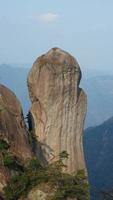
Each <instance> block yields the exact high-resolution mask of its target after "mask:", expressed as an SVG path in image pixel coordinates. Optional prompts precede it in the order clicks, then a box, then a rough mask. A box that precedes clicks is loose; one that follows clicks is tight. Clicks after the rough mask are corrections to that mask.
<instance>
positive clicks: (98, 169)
mask: <svg viewBox="0 0 113 200" xmlns="http://www.w3.org/2000/svg"><path fill="white" fill-rule="evenodd" d="M84 150H85V157H86V162H87V168H88V173H89V180H90V184H91V186H92V188H91V194H92V198H91V200H95V199H96V200H101V196H100V192H101V191H103V190H106V189H108V190H109V189H111V188H113V117H112V118H110V119H108V120H107V121H105V122H104V123H102V124H101V125H99V126H96V127H91V128H88V129H86V130H85V133H84Z"/></svg>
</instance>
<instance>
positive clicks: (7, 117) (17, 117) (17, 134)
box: [0, 85, 32, 160]
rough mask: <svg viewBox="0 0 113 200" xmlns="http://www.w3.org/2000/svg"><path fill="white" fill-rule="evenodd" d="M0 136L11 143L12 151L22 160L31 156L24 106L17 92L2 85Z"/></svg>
mask: <svg viewBox="0 0 113 200" xmlns="http://www.w3.org/2000/svg"><path fill="white" fill-rule="evenodd" d="M0 138H2V139H4V140H6V141H7V142H8V143H9V145H10V151H11V152H13V153H14V154H15V155H16V156H18V157H19V158H20V159H22V160H26V159H29V158H31V154H32V153H31V149H30V146H29V142H28V136H27V129H26V126H25V122H24V118H23V113H22V108H21V104H20V102H19V100H18V99H17V98H16V96H15V94H14V93H13V92H12V91H10V90H9V89H8V88H6V87H5V86H3V85H0Z"/></svg>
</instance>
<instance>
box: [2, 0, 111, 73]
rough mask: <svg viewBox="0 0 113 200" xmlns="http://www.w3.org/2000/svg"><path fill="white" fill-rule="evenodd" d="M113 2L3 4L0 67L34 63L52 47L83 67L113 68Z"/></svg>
mask: <svg viewBox="0 0 113 200" xmlns="http://www.w3.org/2000/svg"><path fill="white" fill-rule="evenodd" d="M112 19H113V0H32V1H31V0H16V1H15V0H0V63H7V64H8V63H13V64H14V63H16V64H20V63H21V64H23V63H33V62H34V61H35V59H36V58H37V57H38V56H40V55H41V54H43V53H45V52H47V51H48V50H49V49H51V48H52V47H60V48H62V49H64V50H66V51H68V52H70V53H71V54H72V55H73V56H74V57H76V59H77V60H78V62H79V64H80V66H84V67H88V68H94V69H103V70H104V69H107V70H108V71H109V70H111V69H112V68H113V22H112Z"/></svg>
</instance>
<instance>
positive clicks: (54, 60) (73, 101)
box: [28, 48, 86, 173]
mask: <svg viewBox="0 0 113 200" xmlns="http://www.w3.org/2000/svg"><path fill="white" fill-rule="evenodd" d="M80 79H81V71H80V67H79V65H78V63H77V61H76V60H75V58H74V57H72V56H71V55H70V54H69V53H67V52H65V51H63V50H61V49H59V48H53V49H51V50H50V51H49V52H47V53H46V54H44V55H42V56H41V57H39V58H38V59H37V60H36V61H35V62H34V64H33V67H32V69H31V71H30V72H29V75H28V88H29V94H30V98H31V101H32V107H31V109H30V114H31V116H32V128H33V129H34V134H35V136H36V137H37V139H38V141H39V147H38V150H39V149H40V152H42V153H43V156H44V158H45V159H46V160H47V161H48V162H52V161H54V160H56V159H58V155H59V153H60V152H62V151H67V153H68V154H69V159H67V161H66V163H65V164H66V165H67V170H68V172H70V173H72V172H76V171H77V170H79V169H85V162H84V155H83V145H82V131H83V124H84V117H85V112H86V95H85V93H84V91H83V90H82V89H81V88H79V83H80ZM40 159H42V158H41V157H40ZM43 161H44V160H43Z"/></svg>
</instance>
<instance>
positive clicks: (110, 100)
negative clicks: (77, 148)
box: [82, 74, 113, 127]
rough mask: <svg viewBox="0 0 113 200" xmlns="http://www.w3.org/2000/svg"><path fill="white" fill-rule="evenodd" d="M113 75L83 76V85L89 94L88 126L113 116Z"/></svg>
mask: <svg viewBox="0 0 113 200" xmlns="http://www.w3.org/2000/svg"><path fill="white" fill-rule="evenodd" d="M112 86H113V75H105V74H102V75H101V76H100V75H98V74H97V75H96V76H95V77H89V76H88V77H87V74H86V76H85V77H83V81H82V87H83V88H84V90H85V92H86V94H87V97H88V98H87V100H88V108H87V117H86V127H88V126H95V125H98V124H100V123H102V122H103V121H105V120H107V119H108V118H110V117H111V116H113V110H112V109H111V108H113V89H112Z"/></svg>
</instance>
